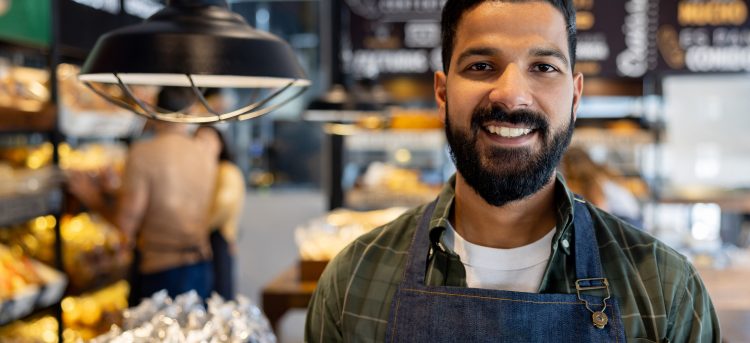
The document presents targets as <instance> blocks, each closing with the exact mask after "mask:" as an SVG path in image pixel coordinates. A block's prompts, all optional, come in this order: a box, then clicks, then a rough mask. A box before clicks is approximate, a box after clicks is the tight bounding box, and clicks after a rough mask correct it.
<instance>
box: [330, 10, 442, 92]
mask: <svg viewBox="0 0 750 343" xmlns="http://www.w3.org/2000/svg"><path fill="white" fill-rule="evenodd" d="M344 3H345V4H346V6H345V10H344V11H345V12H344V15H343V16H342V21H344V22H348V27H349V30H348V34H349V35H348V37H347V35H346V34H344V36H343V38H342V47H341V51H342V61H343V69H344V72H345V73H348V74H350V75H352V76H353V77H354V78H355V79H377V78H378V77H380V76H385V75H432V73H433V72H435V71H437V70H442V64H441V63H442V62H441V61H442V59H441V57H440V11H441V9H442V8H443V4H444V3H445V0H344ZM347 19H348V20H347ZM342 27H344V28H346V25H343V26H342Z"/></svg>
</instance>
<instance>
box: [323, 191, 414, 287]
mask: <svg viewBox="0 0 750 343" xmlns="http://www.w3.org/2000/svg"><path fill="white" fill-rule="evenodd" d="M424 208H425V206H419V207H415V208H412V209H410V210H408V211H406V212H404V213H403V214H402V215H401V216H399V217H398V218H396V219H394V220H393V221H391V222H389V223H387V224H385V225H382V226H380V227H377V228H375V229H373V230H372V231H370V232H368V233H365V234H363V235H361V236H359V237H357V238H356V239H355V240H354V241H353V242H352V243H350V244H349V245H347V246H346V247H345V248H344V249H343V250H342V251H341V252H339V254H338V255H337V256H336V257H335V258H334V259H333V260H332V261H331V263H330V264H331V265H332V267H333V268H337V269H346V270H348V271H349V272H355V270H354V269H360V270H359V271H357V272H359V273H362V272H365V273H367V271H366V270H362V268H357V266H355V265H353V264H361V262H359V261H360V260H367V261H368V262H369V263H367V265H372V266H374V264H375V263H376V262H385V263H386V264H390V262H391V261H398V260H400V259H401V257H403V256H405V255H406V253H407V251H408V250H409V246H410V243H411V240H412V237H413V236H414V231H415V230H416V226H417V222H418V221H419V219H420V218H421V216H422V213H423V212H424Z"/></svg>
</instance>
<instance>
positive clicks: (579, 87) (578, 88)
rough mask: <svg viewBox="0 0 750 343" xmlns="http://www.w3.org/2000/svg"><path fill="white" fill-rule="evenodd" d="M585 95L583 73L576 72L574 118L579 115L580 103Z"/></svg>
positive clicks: (574, 76)
mask: <svg viewBox="0 0 750 343" xmlns="http://www.w3.org/2000/svg"><path fill="white" fill-rule="evenodd" d="M581 96H583V74H581V73H576V74H575V75H573V120H574V121H575V119H576V118H577V116H578V105H579V104H580V103H581Z"/></svg>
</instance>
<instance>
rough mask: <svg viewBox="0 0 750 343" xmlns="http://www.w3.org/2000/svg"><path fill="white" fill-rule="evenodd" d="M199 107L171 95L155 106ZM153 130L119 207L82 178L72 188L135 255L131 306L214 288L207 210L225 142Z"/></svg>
mask: <svg viewBox="0 0 750 343" xmlns="http://www.w3.org/2000/svg"><path fill="white" fill-rule="evenodd" d="M193 102H194V101H193V98H192V96H191V93H190V91H189V90H188V89H184V88H169V87H166V88H164V89H163V90H162V91H161V92H160V93H159V97H158V104H157V106H159V107H161V108H164V109H169V110H173V111H179V110H182V109H184V108H187V107H188V106H190V105H191V104H192V103H193ZM149 124H150V126H151V128H152V129H153V131H154V135H153V137H152V138H150V139H145V140H139V141H137V142H135V143H133V144H132V145H131V146H130V149H129V151H128V156H127V159H126V165H125V169H124V172H123V175H122V184H121V187H120V189H119V191H118V192H117V194H116V196H115V199H108V198H107V197H106V195H105V193H104V192H103V190H102V189H101V188H100V187H98V185H99V184H100V182H98V181H97V180H94V179H92V178H91V177H89V176H87V175H86V174H83V173H73V174H71V175H70V177H69V185H68V187H69V190H70V192H71V193H72V194H73V195H75V196H76V197H77V198H78V199H79V200H80V201H81V202H82V203H83V204H84V205H85V206H86V207H88V208H89V209H90V210H92V211H94V212H98V213H100V214H101V215H102V216H103V217H104V218H106V219H107V220H108V221H110V222H111V223H112V224H113V225H114V226H116V227H117V228H118V229H119V230H120V232H121V234H122V237H123V240H124V241H125V242H126V244H129V245H131V246H134V247H135V258H134V262H133V263H134V265H133V273H132V275H131V292H130V297H129V300H130V302H131V305H135V304H137V303H138V302H139V301H140V300H141V299H142V298H144V297H148V296H150V295H151V294H153V293H154V292H157V291H159V290H162V289H166V290H167V291H168V293H169V295H170V296H172V297H174V296H177V295H179V294H181V293H184V292H187V291H189V290H195V291H197V292H198V294H199V295H200V296H202V297H204V298H206V297H208V296H209V295H210V294H209V293H210V292H211V288H212V282H213V270H212V269H213V268H212V265H211V262H210V261H211V258H212V256H211V245H210V243H209V239H208V234H209V210H210V207H211V205H212V202H213V196H214V191H215V187H216V182H215V180H216V175H217V171H218V164H217V162H216V160H217V158H218V155H219V142H218V139H217V138H214V139H208V138H206V137H204V138H203V139H196V138H194V137H193V136H192V135H191V134H190V131H189V127H188V126H187V125H185V124H176V123H168V122H160V121H152V122H151V123H149Z"/></svg>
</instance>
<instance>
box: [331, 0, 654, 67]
mask: <svg viewBox="0 0 750 343" xmlns="http://www.w3.org/2000/svg"><path fill="white" fill-rule="evenodd" d="M344 2H345V4H346V10H345V14H346V18H347V19H348V20H346V19H344V22H345V23H348V32H346V33H348V36H347V35H346V34H345V35H344V39H343V40H342V60H343V61H344V65H343V68H344V70H343V71H344V72H345V73H347V74H349V75H352V76H353V77H354V78H355V79H377V78H378V77H379V76H383V75H389V74H402V75H403V74H408V75H419V74H424V75H431V74H432V73H433V72H435V71H438V70H441V69H442V58H441V56H440V53H441V52H440V11H441V9H442V6H443V4H444V3H445V0H344ZM574 3H575V6H576V8H577V10H578V16H577V26H578V49H577V51H578V53H577V59H578V62H579V63H578V64H577V66H576V67H577V69H578V70H580V71H581V72H583V73H584V74H586V75H591V76H603V77H631V78H639V77H642V76H643V75H644V74H645V73H646V72H647V71H648V70H649V68H650V67H651V66H653V65H655V64H656V58H657V56H656V52H655V48H656V47H655V45H656V44H655V43H654V40H653V39H650V38H651V36H650V33H651V32H653V31H655V27H656V18H657V9H658V1H656V0H625V1H618V5H613V4H612V3H611V1H606V2H605V1H604V0H598V1H597V0H575V1H574ZM344 27H345V28H346V26H344Z"/></svg>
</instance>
